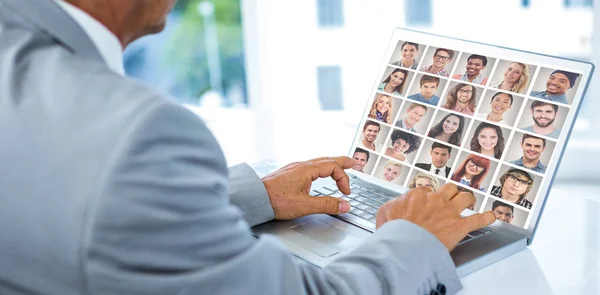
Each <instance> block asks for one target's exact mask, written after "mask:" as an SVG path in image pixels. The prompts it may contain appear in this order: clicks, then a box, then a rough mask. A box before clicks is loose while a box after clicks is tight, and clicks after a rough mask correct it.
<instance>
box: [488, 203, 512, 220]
mask: <svg viewBox="0 0 600 295" xmlns="http://www.w3.org/2000/svg"><path fill="white" fill-rule="evenodd" d="M492 212H494V215H496V220H500V221H504V222H506V223H508V224H510V223H511V222H512V220H513V218H514V217H515V215H514V214H515V208H514V207H513V206H511V205H508V204H505V203H502V202H500V201H494V203H493V204H492Z"/></svg>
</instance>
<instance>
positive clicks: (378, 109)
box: [368, 93, 394, 124]
mask: <svg viewBox="0 0 600 295" xmlns="http://www.w3.org/2000/svg"><path fill="white" fill-rule="evenodd" d="M393 101H394V99H393V98H392V97H391V96H389V95H387V94H382V93H378V94H377V96H376V97H375V99H374V100H373V105H372V106H371V111H369V115H368V117H369V118H371V119H375V120H377V121H381V122H385V123H388V124H392V120H393V119H394V118H393V115H392V107H393V106H394V103H393Z"/></svg>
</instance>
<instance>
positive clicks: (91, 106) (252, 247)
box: [0, 0, 460, 295]
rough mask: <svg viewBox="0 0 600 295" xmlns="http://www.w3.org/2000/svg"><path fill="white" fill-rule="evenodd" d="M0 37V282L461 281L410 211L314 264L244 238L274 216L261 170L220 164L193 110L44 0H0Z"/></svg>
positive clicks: (81, 285) (175, 290)
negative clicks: (127, 69)
mask: <svg viewBox="0 0 600 295" xmlns="http://www.w3.org/2000/svg"><path fill="white" fill-rule="evenodd" d="M0 40H1V42H0V138H1V139H2V144H0V163H1V164H2V173H1V176H0V202H1V204H0V294H3V295H12V294H60V295H73V294H128V295H135V294H380V293H387V294H425V293H426V294H429V293H430V291H431V290H432V289H435V288H436V286H437V285H438V283H443V284H445V286H446V288H447V290H448V293H454V292H456V291H457V290H458V289H460V281H459V280H458V277H457V275H456V271H455V268H454V265H453V263H452V260H451V259H450V256H449V255H448V252H447V251H446V249H445V248H444V247H443V246H442V244H441V243H440V242H439V241H438V240H437V239H436V238H435V237H434V236H433V235H431V234H429V233H428V232H426V231H425V230H423V229H422V228H420V227H418V226H416V225H414V224H412V223H409V222H406V221H394V222H390V223H388V224H386V225H385V226H383V227H382V228H381V229H380V230H379V231H378V232H377V233H375V234H373V235H372V237H371V238H370V239H368V240H367V241H365V243H364V244H363V245H362V246H361V247H360V248H358V249H356V251H354V252H353V253H351V254H349V255H347V256H344V257H341V258H340V259H338V260H337V261H336V262H333V263H331V264H330V265H329V266H328V267H326V268H324V269H319V268H316V267H313V266H311V265H308V264H305V263H302V262H297V261H295V260H294V259H292V257H291V256H290V255H289V254H288V252H287V251H286V249H285V247H284V246H282V244H281V243H280V242H279V241H278V240H277V239H275V238H273V237H269V236H264V237H261V238H260V239H255V238H254V237H253V236H252V235H251V232H250V230H249V225H250V226H252V225H255V224H258V223H261V222H265V221H268V220H271V219H272V218H273V211H272V208H271V205H270V203H269V198H268V196H267V192H266V191H265V188H264V186H263V185H262V183H261V181H260V179H259V178H258V177H257V176H256V174H255V173H254V172H253V171H252V170H251V169H250V168H249V167H248V166H247V165H240V166H237V167H234V168H232V169H230V170H229V172H228V170H227V168H226V164H225V159H224V157H223V155H222V153H221V150H220V149H219V146H218V144H217V142H216V141H215V139H214V138H213V136H212V135H211V133H210V132H209V130H208V129H207V128H206V126H205V125H204V124H203V123H202V121H201V120H200V119H199V118H198V117H197V116H195V115H194V114H193V113H191V112H189V111H187V110H186V109H184V108H182V107H180V106H179V105H176V104H174V103H172V102H170V100H169V99H166V98H165V96H164V95H163V94H161V93H157V92H155V91H152V90H151V89H149V88H147V87H146V86H144V85H141V84H138V83H136V82H135V81H133V80H130V79H127V78H123V77H121V76H119V75H117V74H115V73H113V72H111V71H110V70H109V69H108V68H107V66H106V65H105V64H104V61H103V60H102V58H101V57H100V55H99V53H98V52H97V50H96V49H95V48H94V45H93V43H91V41H90V40H89V38H88V37H87V36H86V35H85V33H84V32H83V31H82V30H81V29H80V28H79V27H78V26H77V24H76V23H75V22H74V21H73V20H72V19H70V18H69V16H68V15H67V14H66V13H64V12H63V11H62V10H61V9H60V8H59V7H58V6H57V5H56V4H55V3H53V2H52V1H50V0H0ZM228 176H229V177H228ZM228 178H229V179H228Z"/></svg>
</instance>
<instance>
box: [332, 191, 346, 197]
mask: <svg viewBox="0 0 600 295" xmlns="http://www.w3.org/2000/svg"><path fill="white" fill-rule="evenodd" d="M343 195H344V194H342V193H340V192H335V193H333V194H330V196H332V197H334V198H339V197H341V196H343Z"/></svg>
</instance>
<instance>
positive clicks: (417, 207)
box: [377, 183, 496, 251]
mask: <svg viewBox="0 0 600 295" xmlns="http://www.w3.org/2000/svg"><path fill="white" fill-rule="evenodd" d="M475 201H476V200H475V196H473V194H471V193H466V192H459V191H458V189H457V187H456V185H454V184H450V183H448V184H445V185H444V186H442V188H441V189H440V190H439V191H437V192H431V190H430V189H429V188H427V187H419V188H416V189H412V190H410V191H409V192H408V193H406V194H404V195H402V196H400V197H398V198H395V199H393V200H390V201H388V202H386V203H385V204H383V205H382V206H381V208H379V211H378V212H377V228H379V227H380V226H382V225H383V224H385V223H386V222H388V221H390V220H395V219H404V220H407V221H410V222H412V223H414V224H416V225H419V226H421V227H423V228H424V229H426V230H427V231H429V232H430V233H432V234H433V235H434V236H436V237H437V238H438V239H439V240H440V241H441V242H442V244H444V246H446V248H447V249H448V251H451V250H452V249H454V247H456V245H457V244H458V242H460V240H462V238H464V237H465V236H466V235H467V233H469V232H471V231H474V230H476V229H479V228H482V227H485V226H488V225H490V224H492V223H493V222H494V220H496V217H495V216H494V213H492V212H491V211H488V212H485V213H483V214H481V213H477V214H474V215H471V216H469V217H462V216H461V215H460V212H462V211H463V210H464V209H465V208H469V207H471V206H472V205H473V204H475Z"/></svg>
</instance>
